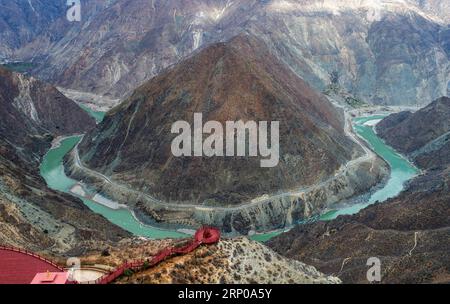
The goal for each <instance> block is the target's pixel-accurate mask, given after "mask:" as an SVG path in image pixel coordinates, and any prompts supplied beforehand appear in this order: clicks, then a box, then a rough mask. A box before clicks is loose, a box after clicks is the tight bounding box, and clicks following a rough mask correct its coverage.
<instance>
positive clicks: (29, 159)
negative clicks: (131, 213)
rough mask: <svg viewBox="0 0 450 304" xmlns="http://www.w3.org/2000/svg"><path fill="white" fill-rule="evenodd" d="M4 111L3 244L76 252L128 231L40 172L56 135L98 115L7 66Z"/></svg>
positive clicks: (0, 173)
mask: <svg viewBox="0 0 450 304" xmlns="http://www.w3.org/2000/svg"><path fill="white" fill-rule="evenodd" d="M0 117H1V120H0V227H1V229H0V243H1V244H4V245H12V246H18V247H21V248H27V249H30V250H34V251H45V252H53V253H68V252H72V253H75V254H76V253H80V252H83V251H84V250H85V248H84V247H85V246H94V247H95V246H97V245H100V244H101V243H103V242H106V243H107V242H110V241H114V240H118V239H119V238H121V237H126V236H128V234H127V233H126V232H124V231H122V230H121V229H119V228H117V227H115V226H114V225H112V224H110V223H109V222H107V221H106V220H105V219H104V218H102V217H100V216H97V215H95V214H93V213H92V212H91V211H90V210H89V209H88V208H87V207H86V206H84V204H83V203H82V202H81V201H80V200H78V199H75V198H73V197H70V196H67V195H63V194H61V193H57V192H55V191H52V190H50V189H48V188H47V186H46V184H45V181H44V180H43V179H42V177H41V176H40V175H39V162H40V159H41V157H42V156H43V154H44V153H45V152H46V151H47V150H48V149H49V148H50V143H51V140H52V138H53V137H55V136H57V135H61V134H70V133H74V132H85V131H87V130H89V129H90V128H92V127H93V126H94V125H95V122H94V121H93V119H91V118H90V117H89V116H88V115H87V114H86V113H85V112H84V111H82V110H81V109H80V108H79V107H78V106H77V105H76V104H75V103H74V102H73V101H71V100H69V99H66V98H65V97H64V96H63V95H62V94H61V93H59V92H58V91H57V90H56V89H55V88H53V87H51V86H49V85H47V84H44V83H41V82H39V81H37V80H35V79H32V78H27V77H24V76H22V75H20V74H17V73H12V72H9V71H6V70H3V69H0ZM95 242H98V244H97V245H96V244H95Z"/></svg>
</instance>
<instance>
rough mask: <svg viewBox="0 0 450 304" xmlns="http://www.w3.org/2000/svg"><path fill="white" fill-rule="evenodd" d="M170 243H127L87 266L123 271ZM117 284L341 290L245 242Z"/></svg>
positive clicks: (225, 243) (89, 259) (331, 280)
mask: <svg viewBox="0 0 450 304" xmlns="http://www.w3.org/2000/svg"><path fill="white" fill-rule="evenodd" d="M170 243H171V242H170V241H145V242H142V241H141V242H137V241H134V242H133V243H131V244H129V243H122V244H120V245H119V246H118V247H115V248H110V249H108V254H109V255H108V256H107V257H105V256H100V253H93V254H91V255H87V256H85V257H83V258H82V262H83V263H85V264H86V263H87V264H99V263H100V264H106V265H111V266H118V265H120V264H121V263H123V262H124V261H126V260H127V261H130V260H136V259H142V258H151V257H152V256H153V255H156V253H157V252H158V251H159V250H161V249H162V248H164V246H168V245H169V244H170ZM116 283H118V284H130V283H132V284H219V283H223V284H249V283H250V284H251V283H253V284H288V283H290V284H338V283H340V280H339V279H338V278H336V277H332V276H325V275H323V274H322V273H320V272H318V271H317V270H316V269H314V267H311V266H308V265H305V264H303V263H300V262H298V261H293V260H289V259H286V258H284V257H282V256H280V255H279V254H276V253H275V252H273V251H272V250H270V249H269V248H267V247H266V246H264V245H262V244H260V243H257V242H254V241H250V240H248V239H246V238H236V239H224V240H221V241H220V242H219V243H218V244H216V245H212V246H202V247H200V248H198V249H196V250H195V251H194V252H192V253H190V254H187V255H183V256H178V257H174V258H171V259H168V260H167V261H165V262H163V263H161V264H159V265H158V266H156V267H154V268H149V269H147V270H142V271H138V272H136V273H133V274H132V275H130V276H128V277H127V276H124V277H122V278H120V279H119V280H118V281H117V282H116Z"/></svg>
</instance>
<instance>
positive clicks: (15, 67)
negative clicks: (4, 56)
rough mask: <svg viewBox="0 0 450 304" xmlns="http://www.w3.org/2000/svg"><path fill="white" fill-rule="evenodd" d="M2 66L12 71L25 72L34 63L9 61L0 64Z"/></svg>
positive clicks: (31, 67) (32, 66)
mask: <svg viewBox="0 0 450 304" xmlns="http://www.w3.org/2000/svg"><path fill="white" fill-rule="evenodd" d="M2 66H3V67H4V68H6V69H8V70H11V71H14V72H18V73H27V72H29V71H31V69H33V68H34V67H35V64H34V63H32V62H11V63H6V64H2Z"/></svg>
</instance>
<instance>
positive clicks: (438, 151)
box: [268, 98, 450, 283]
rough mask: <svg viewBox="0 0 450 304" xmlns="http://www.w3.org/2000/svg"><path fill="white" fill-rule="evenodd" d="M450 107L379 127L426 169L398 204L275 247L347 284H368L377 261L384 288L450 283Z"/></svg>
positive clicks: (310, 230) (288, 236) (444, 102)
mask: <svg viewBox="0 0 450 304" xmlns="http://www.w3.org/2000/svg"><path fill="white" fill-rule="evenodd" d="M448 105H449V99H448V98H441V99H439V100H437V101H435V102H433V103H432V104H430V105H429V106H427V107H426V108H424V109H421V110H419V111H417V112H416V113H409V112H402V113H399V114H394V115H391V116H389V117H387V118H385V119H384V120H383V121H382V122H380V124H379V125H378V126H377V130H378V132H379V134H380V135H381V136H383V137H384V138H385V139H386V140H387V141H388V143H390V144H392V145H393V146H394V147H396V148H397V149H398V150H400V151H405V152H407V153H409V155H410V156H411V158H412V159H413V160H414V161H415V162H416V163H417V164H418V166H419V167H421V168H422V169H424V174H423V175H421V176H419V177H417V178H416V179H414V180H413V181H411V182H410V183H409V184H408V185H407V188H406V190H405V191H404V192H403V193H401V194H400V195H399V196H398V197H396V198H394V199H390V200H389V201H387V202H385V203H381V204H376V205H373V206H370V207H368V208H366V209H364V210H363V211H361V212H360V213H359V214H357V215H353V216H340V217H338V218H337V219H336V220H333V221H330V222H317V223H313V224H308V225H301V226H298V227H296V228H294V229H293V230H291V231H290V232H288V233H284V234H282V235H280V236H278V237H276V238H275V239H273V240H271V241H269V242H268V246H269V247H271V248H273V249H274V250H276V251H277V252H279V253H280V254H283V255H285V256H287V257H289V258H294V259H299V260H302V261H304V262H306V263H309V264H311V265H314V266H315V267H317V268H318V269H319V270H320V271H322V272H324V273H327V274H330V275H331V274H332V275H336V276H338V277H339V278H341V279H342V280H343V281H344V283H368V281H367V279H366V273H367V271H368V269H369V267H368V266H367V265H366V263H367V261H368V259H369V258H371V257H377V258H379V259H380V260H381V275H382V281H381V282H382V283H448V282H450V271H449V269H450V259H449V255H448V250H449V244H450V220H449V219H450V204H449V203H450V191H449V186H450V178H449V177H450V175H449V173H450V168H449V165H450V156H449V151H450V146H449V144H448V143H449V140H448V132H449V129H448V122H449V118H448Z"/></svg>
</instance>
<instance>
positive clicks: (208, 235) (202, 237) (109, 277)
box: [0, 227, 220, 284]
mask: <svg viewBox="0 0 450 304" xmlns="http://www.w3.org/2000/svg"><path fill="white" fill-rule="evenodd" d="M219 240H220V231H219V230H217V229H215V228H210V227H203V228H201V229H199V230H198V231H197V232H196V233H195V236H194V239H193V240H191V241H190V242H189V243H187V244H186V245H184V246H182V247H167V248H164V249H163V250H161V251H160V252H158V254H156V255H155V256H154V257H153V258H152V259H151V260H137V261H133V262H125V263H123V264H122V265H121V266H119V267H117V268H116V269H115V270H114V271H112V272H110V273H107V274H105V275H103V276H102V277H100V278H98V279H97V280H95V281H90V282H83V284H109V283H111V282H113V281H114V280H116V279H117V278H118V277H120V276H122V275H123V274H124V273H125V271H126V270H127V269H131V270H139V269H141V268H142V267H144V266H145V265H148V267H154V266H156V265H158V264H159V263H161V262H163V261H164V260H166V259H167V258H168V257H171V256H174V255H179V254H187V253H190V252H192V251H194V250H195V249H196V248H198V247H199V246H200V245H202V244H206V245H208V244H214V243H217V242H218V241H219ZM0 249H3V250H9V251H15V252H19V253H23V254H26V255H29V256H32V257H35V258H38V259H40V260H42V261H44V262H46V263H48V264H50V265H52V266H54V267H55V268H57V269H59V270H60V271H61V272H65V270H64V268H62V267H60V266H58V265H57V264H56V263H54V262H52V261H50V260H48V259H46V258H43V257H41V256H40V255H37V254H36V253H33V252H30V251H28V250H24V249H19V248H15V247H9V246H0ZM70 283H71V284H78V282H77V281H72V282H70Z"/></svg>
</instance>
